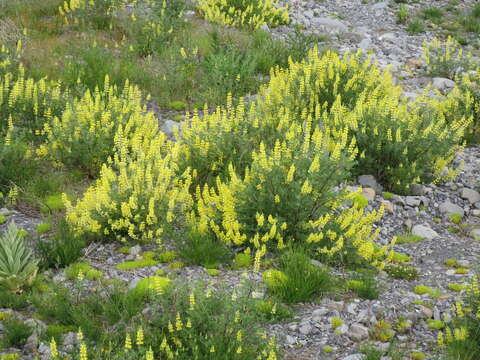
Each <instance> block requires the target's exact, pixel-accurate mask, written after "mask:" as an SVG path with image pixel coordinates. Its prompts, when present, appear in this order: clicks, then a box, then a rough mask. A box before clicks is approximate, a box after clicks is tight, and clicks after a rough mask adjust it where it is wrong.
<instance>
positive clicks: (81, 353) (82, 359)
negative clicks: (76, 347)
mask: <svg viewBox="0 0 480 360" xmlns="http://www.w3.org/2000/svg"><path fill="white" fill-rule="evenodd" d="M79 357H80V360H88V353H87V346H86V345H85V343H84V342H82V343H80V351H79Z"/></svg>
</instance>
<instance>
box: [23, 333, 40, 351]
mask: <svg viewBox="0 0 480 360" xmlns="http://www.w3.org/2000/svg"><path fill="white" fill-rule="evenodd" d="M24 348H25V350H27V351H28V352H29V353H31V354H33V353H35V352H36V351H37V348H38V336H37V334H35V333H33V334H32V335H30V336H29V337H28V339H27V342H26V343H25V345H24Z"/></svg>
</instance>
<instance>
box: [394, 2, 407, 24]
mask: <svg viewBox="0 0 480 360" xmlns="http://www.w3.org/2000/svg"><path fill="white" fill-rule="evenodd" d="M396 15H397V24H405V23H406V22H407V20H408V17H409V13H408V8H407V7H406V6H405V5H400V7H399V8H398V10H397V13H396Z"/></svg>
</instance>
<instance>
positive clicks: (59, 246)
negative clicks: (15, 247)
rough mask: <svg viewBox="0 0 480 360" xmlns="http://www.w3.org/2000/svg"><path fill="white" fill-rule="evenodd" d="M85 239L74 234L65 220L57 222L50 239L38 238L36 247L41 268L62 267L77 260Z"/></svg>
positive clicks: (81, 253) (81, 252) (80, 254)
mask: <svg viewBox="0 0 480 360" xmlns="http://www.w3.org/2000/svg"><path fill="white" fill-rule="evenodd" d="M84 247H85V241H84V240H83V239H82V237H79V236H76V235H75V234H74V233H73V232H72V231H71V229H70V227H69V226H68V224H67V222H66V221H65V220H61V221H60V222H58V223H57V225H56V229H55V233H54V235H53V236H52V237H51V238H50V239H39V240H38V242H37V249H38V252H39V253H40V258H41V261H40V264H41V267H42V268H62V267H65V266H68V265H70V264H72V263H74V262H75V261H77V260H78V259H79V258H80V257H81V256H82V255H83V249H84Z"/></svg>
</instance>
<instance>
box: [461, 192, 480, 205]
mask: <svg viewBox="0 0 480 360" xmlns="http://www.w3.org/2000/svg"><path fill="white" fill-rule="evenodd" d="M460 196H461V197H462V199H465V200H468V201H469V202H470V204H474V203H476V202H477V201H480V194H479V193H478V191H475V190H472V189H469V188H463V189H462V190H461V191H460Z"/></svg>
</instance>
